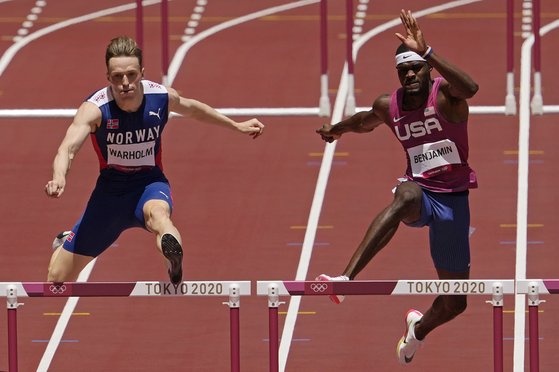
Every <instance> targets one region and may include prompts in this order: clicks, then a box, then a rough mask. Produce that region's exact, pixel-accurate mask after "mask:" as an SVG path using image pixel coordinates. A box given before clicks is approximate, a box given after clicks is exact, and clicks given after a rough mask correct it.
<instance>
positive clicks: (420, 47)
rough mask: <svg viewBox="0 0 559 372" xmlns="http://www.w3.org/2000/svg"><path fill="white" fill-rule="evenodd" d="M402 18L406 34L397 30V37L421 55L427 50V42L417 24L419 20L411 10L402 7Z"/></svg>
mask: <svg viewBox="0 0 559 372" xmlns="http://www.w3.org/2000/svg"><path fill="white" fill-rule="evenodd" d="M400 20H401V21H402V25H403V26H404V29H405V35H402V34H400V33H398V32H396V37H397V38H398V39H400V41H401V42H402V43H403V44H405V45H406V46H407V47H408V48H410V49H411V50H413V51H414V52H416V53H417V54H419V55H423V54H424V53H425V52H426V51H427V48H428V47H427V43H426V42H425V39H424V38H423V33H422V32H421V29H420V28H419V25H418V24H417V20H416V19H415V17H414V16H413V15H412V14H411V10H408V11H407V12H406V11H405V10H404V9H402V10H401V11H400Z"/></svg>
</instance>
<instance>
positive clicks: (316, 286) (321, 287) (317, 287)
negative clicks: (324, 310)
mask: <svg viewBox="0 0 559 372" xmlns="http://www.w3.org/2000/svg"><path fill="white" fill-rule="evenodd" d="M327 288H328V284H325V283H313V284H311V289H312V291H313V292H315V293H322V292H324V291H325V290H326V289H327Z"/></svg>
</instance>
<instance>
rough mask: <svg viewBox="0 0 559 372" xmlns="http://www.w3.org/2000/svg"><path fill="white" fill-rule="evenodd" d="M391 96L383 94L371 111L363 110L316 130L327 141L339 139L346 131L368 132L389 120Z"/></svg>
mask: <svg viewBox="0 0 559 372" xmlns="http://www.w3.org/2000/svg"><path fill="white" fill-rule="evenodd" d="M389 103H390V97H389V96H388V95H386V94H385V95H382V96H380V97H378V98H377V99H376V100H375V103H374V104H373V108H372V109H371V110H369V111H361V112H358V113H356V114H354V115H353V116H350V117H349V118H347V119H345V120H342V121H340V122H339V123H337V124H334V125H332V124H324V125H323V126H322V127H321V128H319V129H317V130H316V133H318V134H320V136H321V137H322V139H323V140H324V141H326V142H333V141H335V140H337V139H339V138H340V137H341V136H342V135H343V134H344V133H347V132H353V133H368V132H371V131H372V130H373V129H375V128H376V127H378V126H379V125H381V124H382V123H386V122H387V117H388V107H389Z"/></svg>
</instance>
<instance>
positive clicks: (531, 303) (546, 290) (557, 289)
mask: <svg viewBox="0 0 559 372" xmlns="http://www.w3.org/2000/svg"><path fill="white" fill-rule="evenodd" d="M516 293H518V294H525V295H528V319H529V320H528V327H529V335H530V336H529V340H530V341H529V342H530V372H538V371H539V370H540V348H539V329H538V327H539V326H538V310H539V305H540V304H541V303H543V302H545V300H540V297H539V295H540V294H559V279H531V280H530V279H527V280H517V282H516Z"/></svg>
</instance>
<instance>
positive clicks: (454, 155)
mask: <svg viewBox="0 0 559 372" xmlns="http://www.w3.org/2000/svg"><path fill="white" fill-rule="evenodd" d="M408 155H409V157H410V162H411V169H412V173H413V176H414V177H422V178H429V177H433V176H435V175H437V174H440V173H445V172H449V171H450V170H451V169H452V164H461V161H460V155H459V154H458V148H457V147H456V144H455V143H454V142H452V141H450V140H442V141H438V142H433V143H425V144H423V145H419V146H415V147H411V148H409V149H408Z"/></svg>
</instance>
